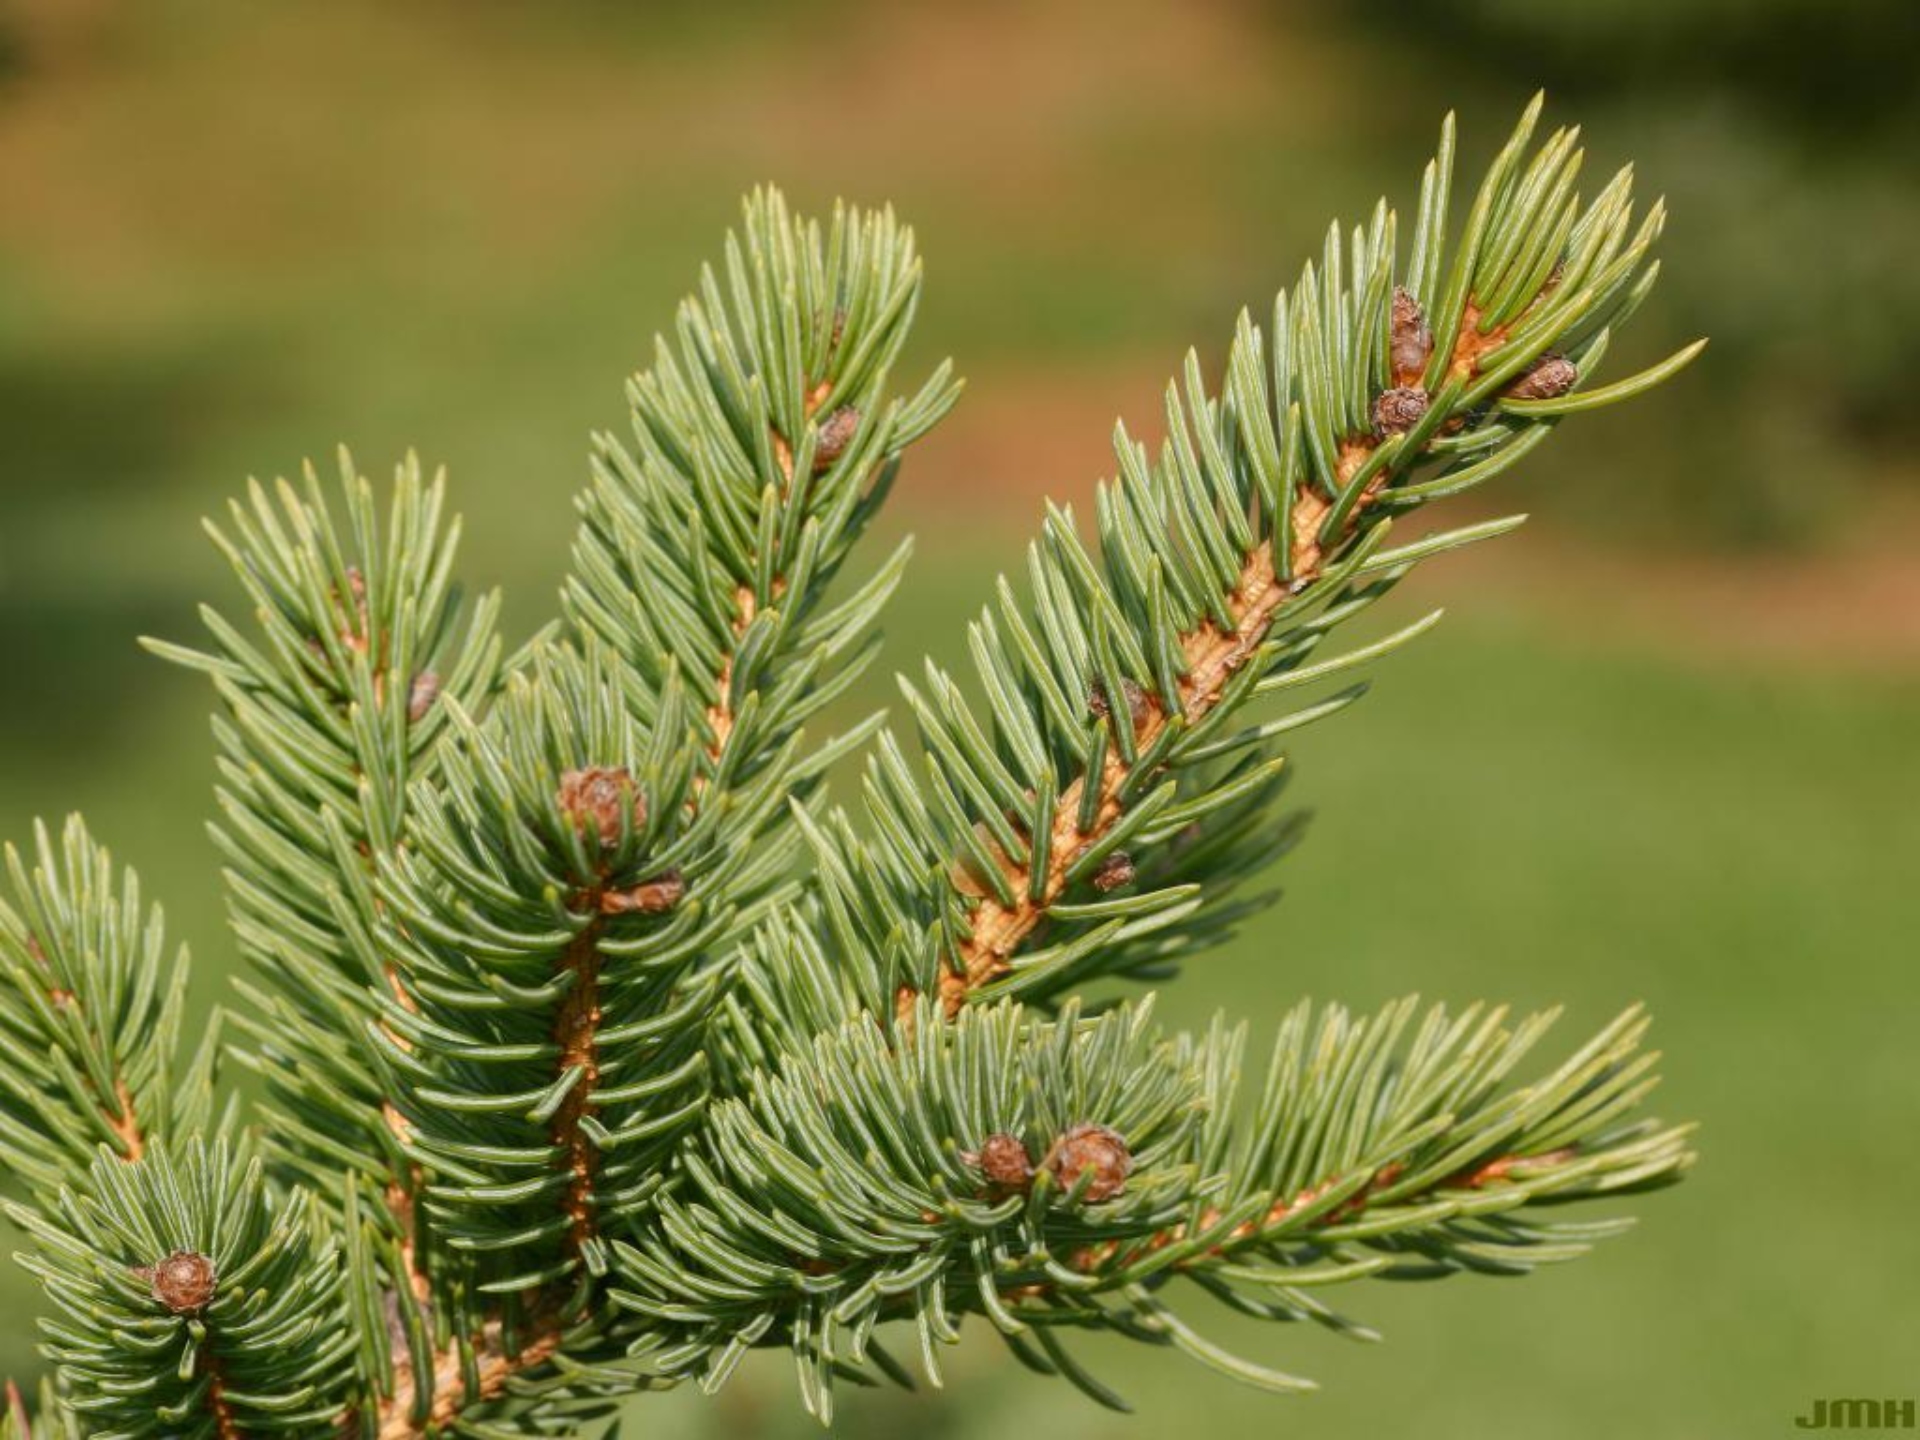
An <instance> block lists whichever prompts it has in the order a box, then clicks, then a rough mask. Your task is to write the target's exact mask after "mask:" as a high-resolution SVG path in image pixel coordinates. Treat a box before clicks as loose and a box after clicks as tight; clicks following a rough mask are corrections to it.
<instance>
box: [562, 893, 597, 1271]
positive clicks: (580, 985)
mask: <svg viewBox="0 0 1920 1440" xmlns="http://www.w3.org/2000/svg"><path fill="white" fill-rule="evenodd" d="M587 904H588V906H589V907H590V908H591V909H592V910H593V911H595V912H596V918H595V919H593V920H591V921H589V922H588V923H587V924H586V925H585V926H583V927H582V928H581V930H580V933H579V934H577V935H575V936H574V937H573V939H572V941H571V942H569V943H568V945H567V948H566V949H565V950H564V951H563V952H562V953H561V956H560V968H561V969H563V970H566V971H568V972H570V973H571V974H572V975H573V986H572V988H571V989H569V990H568V991H567V996H566V999H565V1000H563V1001H562V1002H561V1004H560V1014H559V1016H558V1017H557V1018H556V1019H555V1021H554V1025H553V1038H554V1040H555V1042H556V1043H557V1044H558V1045H559V1046H560V1070H561V1072H562V1073H563V1074H564V1073H565V1072H566V1071H568V1070H572V1069H575V1068H578V1069H579V1070H580V1072H581V1074H580V1078H579V1079H578V1080H576V1081H575V1082H574V1085H573V1088H572V1089H571V1090H569V1091H568V1092H567V1095H566V1098H565V1099H564V1100H562V1101H561V1102H560V1108H559V1109H558V1110H557V1111H555V1112H554V1117H553V1128H552V1134H553V1143H554V1144H555V1145H557V1146H559V1147H560V1150H561V1153H562V1154H563V1155H565V1156H566V1164H567V1170H568V1172H569V1178H568V1180H567V1195H566V1200H565V1202H564V1204H565V1207H566V1211H567V1217H568V1220H569V1221H570V1222H571V1223H570V1228H569V1230H568V1232H567V1248H568V1250H569V1251H570V1252H571V1253H572V1254H573V1255H574V1256H575V1257H578V1255H579V1254H580V1250H581V1247H582V1246H584V1245H585V1244H586V1243H587V1241H589V1240H591V1239H592V1238H593V1234H594V1199H593V1182H594V1171H595V1169H596V1167H597V1165H598V1160H599V1156H598V1153H597V1151H596V1149H595V1147H594V1144H593V1140H592V1138H591V1137H589V1136H588V1134H587V1132H586V1129H585V1127H584V1126H583V1125H582V1124H581V1123H580V1122H581V1121H582V1120H584V1119H585V1118H586V1117H587V1116H589V1115H591V1114H593V1113H594V1111H595V1109H596V1107H595V1105H594V1103H593V1090H594V1086H596V1085H597V1084H599V1082H600V1044H599V1031H600V945H599V941H600V932H601V930H602V929H603V928H604V921H602V920H601V919H600V918H598V912H599V911H600V909H601V905H600V895H599V893H598V892H597V891H596V892H595V893H593V894H592V895H590V896H588V899H587Z"/></svg>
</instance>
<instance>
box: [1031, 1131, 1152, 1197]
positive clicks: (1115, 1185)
mask: <svg viewBox="0 0 1920 1440" xmlns="http://www.w3.org/2000/svg"><path fill="white" fill-rule="evenodd" d="M1043 1163H1044V1164H1045V1165H1046V1167H1047V1168H1048V1169H1049V1170H1051V1171H1052V1172H1053V1178H1054V1179H1055V1180H1056V1181H1058V1182H1059V1184H1060V1187H1061V1189H1063V1190H1071V1189H1072V1188H1073V1187H1074V1185H1075V1184H1076V1183H1078V1182H1079V1180H1080V1177H1081V1176H1083V1175H1084V1176H1086V1177H1087V1181H1086V1187H1087V1188H1086V1189H1085V1190H1083V1191H1082V1192H1081V1195H1080V1198H1081V1199H1082V1200H1085V1201H1087V1202H1088V1203H1089V1204H1092V1203H1095V1202H1097V1201H1101V1200H1111V1199H1112V1198H1113V1197H1114V1196H1116V1195H1118V1194H1119V1193H1120V1192H1121V1191H1122V1190H1124V1189H1126V1188H1127V1176H1129V1175H1130V1174H1132V1173H1133V1155H1132V1153H1131V1152H1130V1151H1129V1150H1128V1149H1127V1142H1126V1141H1125V1140H1124V1139H1122V1138H1121V1136H1120V1132H1119V1131H1117V1130H1109V1129H1108V1128H1107V1127H1106V1126H1105V1125H1075V1126H1073V1127H1072V1128H1071V1129H1069V1130H1068V1131H1067V1132H1066V1133H1065V1134H1063V1135H1061V1136H1060V1138H1059V1139H1058V1140H1055V1141H1054V1142H1053V1148H1052V1149H1051V1150H1049V1151H1048V1152H1047V1158H1046V1160H1045V1161H1044V1162H1043Z"/></svg>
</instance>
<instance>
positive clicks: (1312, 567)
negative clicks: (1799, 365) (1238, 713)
mask: <svg viewBox="0 0 1920 1440" xmlns="http://www.w3.org/2000/svg"><path fill="white" fill-rule="evenodd" d="M1479 321H1480V310H1479V308H1478V307H1477V306H1475V305H1474V304H1472V303H1471V302H1469V303H1468V305H1467V307H1466V310H1465V313H1464V314H1463V315H1462V316H1461V319H1460V325H1459V329H1458V330H1457V331H1456V332H1455V338H1454V341H1453V345H1452V350H1451V356H1452V358H1451V360H1450V361H1449V368H1450V370H1451V371H1452V373H1454V374H1456V375H1460V376H1463V377H1470V376H1471V375H1473V374H1474V373H1476V371H1477V370H1478V369H1479V367H1480V364H1481V362H1482V361H1483V360H1484V359H1485V358H1486V356H1488V355H1489V354H1491V353H1492V352H1493V351H1495V350H1497V349H1498V348H1499V347H1500V346H1501V345H1502V344H1503V343H1504V342H1505V340H1506V337H1507V329H1506V327H1504V326H1495V327H1493V328H1492V329H1490V330H1489V331H1487V333H1485V334H1482V333H1481V332H1480V329H1479ZM1377 443H1378V442H1377V439H1376V437H1374V436H1371V435H1357V436H1349V437H1348V438H1347V439H1345V440H1344V441H1342V443H1341V446H1340V451H1339V455H1338V457H1337V461H1336V472H1337V473H1336V478H1337V481H1338V483H1339V484H1341V485H1342V486H1344V485H1345V484H1346V483H1347V482H1348V481H1349V480H1351V479H1352V478H1353V476H1354V475H1355V474H1357V473H1358V471H1359V469H1360V467H1361V465H1363V464H1364V463H1365V462H1366V459H1367V457H1368V456H1369V455H1370V454H1371V453H1372V452H1373V449H1374V447H1375V445H1376V444H1377ZM1385 478H1386V476H1385V472H1384V471H1382V472H1381V474H1380V476H1379V477H1378V478H1376V479H1375V480H1374V481H1373V482H1372V483H1371V484H1370V485H1369V486H1368V488H1367V491H1366V493H1365V494H1363V495H1362V496H1361V497H1360V501H1359V503H1358V504H1356V505H1355V506H1354V507H1353V510H1352V511H1351V513H1350V516H1349V519H1348V527H1349V532H1350V531H1351V527H1352V524H1353V522H1354V520H1355V519H1357V518H1358V516H1359V515H1360V513H1361V511H1362V510H1364V509H1365V508H1366V506H1367V505H1368V504H1369V503H1370V502H1371V501H1372V500H1373V498H1374V497H1375V496H1376V495H1377V494H1378V493H1379V490H1380V488H1381V486H1382V485H1383V484H1384V483H1385ZM1331 509H1332V503H1331V502H1330V501H1329V500H1328V499H1327V498H1326V497H1325V496H1323V495H1321V494H1320V493H1319V492H1318V491H1316V490H1313V489H1311V488H1309V487H1305V486H1303V487H1301V489H1300V491H1299V493H1298V494H1297V495H1296V496H1295V497H1294V502H1293V509H1292V514H1291V524H1290V526H1289V534H1288V542H1289V544H1288V557H1287V558H1288V560H1289V562H1290V563H1289V566H1288V570H1289V572H1290V573H1289V578H1288V579H1282V578H1281V577H1280V574H1279V572H1278V570H1277V569H1276V567H1275V564H1274V554H1273V542H1272V541H1262V542H1261V543H1260V545H1259V546H1258V547H1257V548H1255V549H1254V551H1253V552H1252V553H1251V554H1250V555H1248V556H1247V557H1246V561H1245V564H1244V566H1243V568H1242V570H1241V573H1240V578H1239V580H1238V581H1237V582H1236V583H1235V585H1234V589H1233V593H1232V595H1231V596H1230V597H1229V599H1228V602H1227V610H1228V614H1229V615H1230V616H1231V617H1232V621H1233V623H1232V625H1231V626H1230V627H1229V628H1226V629H1222V628H1221V627H1220V626H1218V625H1216V624H1215V623H1214V622H1213V621H1212V620H1211V619H1206V620H1203V621H1202V622H1201V623H1200V624H1199V625H1198V626H1197V627H1195V628H1194V629H1193V630H1190V631H1188V632H1187V633H1186V634H1184V635H1182V636H1181V637H1180V652H1181V657H1182V659H1183V661H1184V662H1185V670H1186V674H1185V676H1184V678H1183V679H1182V680H1181V681H1180V713H1181V714H1182V715H1184V716H1185V718H1186V719H1188V720H1190V721H1193V720H1198V719H1200V718H1201V717H1202V716H1204V715H1205V714H1207V712H1208V711H1210V710H1211V709H1212V708H1213V706H1214V705H1215V704H1216V703H1218V701H1219V699H1220V696H1221V694H1222V692H1223V691H1224V690H1225V689H1226V685H1227V682H1228V681H1229V680H1230V679H1231V678H1232V676H1233V673H1234V672H1235V671H1236V670H1237V669H1239V667H1240V666H1241V665H1243V664H1245V663H1246V661H1247V659H1248V657H1249V656H1250V655H1252V654H1253V652H1254V651H1255V650H1256V649H1257V648H1259V646H1260V644H1261V642H1262V641H1263V640H1265V639H1266V636H1267V634H1268V632H1269V631H1270V630H1271V628H1272V626H1273V622H1274V619H1275V617H1276V616H1277V615H1278V614H1279V613H1280V611H1281V610H1282V609H1284V608H1285V606H1286V605H1287V603H1288V602H1289V601H1290V600H1291V599H1292V598H1293V596H1294V594H1295V593H1296V592H1297V591H1298V590H1299V589H1301V588H1304V585H1305V584H1307V583H1311V582H1312V581H1314V580H1315V579H1318V578H1319V576H1320V574H1321V573H1322V571H1323V569H1324V567H1325V564H1326V560H1327V555H1328V549H1327V547H1323V546H1322V544H1321V540H1320V531H1321V528H1322V526H1323V525H1324V524H1325V522H1326V518H1327V514H1328V512H1329V511H1330V510H1331ZM1332 548H1335V549H1337V548H1338V538H1336V539H1335V541H1334V542H1333V546H1332ZM1168 719H1169V714H1168V710H1167V706H1166V702H1165V701H1164V699H1163V698H1162V697H1160V696H1159V695H1155V694H1148V695H1146V696H1145V697H1144V705H1143V707H1142V713H1140V714H1139V715H1138V716H1137V717H1136V718H1135V721H1134V724H1135V730H1134V738H1135V749H1136V751H1144V750H1146V749H1148V748H1149V747H1150V746H1151V745H1152V744H1153V742H1154V740H1155V739H1157V738H1158V737H1159V735H1160V733H1161V731H1162V730H1163V729H1165V727H1166V725H1167V721H1168ZM1113 723H1116V724H1118V723H1125V721H1124V720H1123V719H1122V718H1121V715H1120V713H1118V712H1116V714H1115V715H1114V717H1113ZM1130 775H1131V767H1130V766H1129V765H1128V763H1127V762H1126V760H1124V759H1123V758H1122V757H1121V755H1120V754H1119V751H1118V748H1117V747H1109V748H1108V749H1107V752H1106V759H1105V761H1104V764H1103V767H1102V769H1101V772H1100V773H1099V774H1098V775H1094V776H1085V775H1083V776H1080V777H1078V778H1076V779H1075V780H1074V781H1073V782H1072V783H1070V784H1069V785H1068V786H1067V787H1066V789H1064V790H1063V791H1062V792H1061V793H1060V794H1059V796H1058V797H1057V798H1056V800H1055V802H1054V807H1053V813H1054V816H1055V819H1054V823H1053V834H1052V836H1051V837H1050V840H1051V843H1050V844H1049V846H1048V849H1047V857H1048V863H1047V873H1046V875H1045V876H1044V877H1043V878H1042V880H1041V882H1040V885H1039V893H1038V898H1031V897H1032V896H1033V895H1034V887H1033V885H1032V878H1033V877H1032V876H1031V874H1030V873H1029V872H1028V870H1027V869H1026V868H1025V867H1024V866H1022V865H1020V864H1017V863H1015V862H1014V861H1013V860H1012V859H1010V858H1009V857H1007V856H1005V855H1004V854H1000V853H999V852H998V851H997V850H996V855H998V858H999V859H1000V861H1001V868H1002V872H1003V874H1004V875H1005V876H1006V879H1007V882H1008V885H1009V888H1010V889H1011V890H1012V892H1013V894H1014V895H1015V896H1016V897H1017V898H1016V899H1015V900H1014V901H1013V902H1012V903H1011V904H1009V903H1006V902H1003V901H1001V900H1000V899H999V898H998V897H997V896H996V895H992V894H988V895H984V896H983V897H982V898H981V899H980V901H979V903H978V904H977V905H976V907H975V909H974V912H973V919H972V925H971V931H970V934H969V936H968V938H967V939H965V940H964V941H962V942H961V943H960V945H959V947H958V953H957V954H955V955H954V956H952V957H951V959H950V963H949V964H948V966H947V967H945V968H944V969H943V970H942V972H941V974H940V977H939V995H940V1001H941V1009H942V1011H943V1012H944V1013H945V1014H946V1015H947V1016H948V1017H949V1018H951V1017H952V1016H954V1015H956V1014H958V1013H959V1011H960V1008H961V1006H963V1005H964V1004H965V1003H966V1001H967V997H968V996H970V995H971V994H973V993H974V992H975V991H976V990H979V989H980V988H981V987H982V986H984V985H987V984H989V983H990V982H992V981H993V980H995V979H997V978H998V977H1000V976H1002V975H1005V974H1006V973H1008V971H1009V970H1011V969H1012V962H1013V956H1014V955H1015V954H1016V953H1017V952H1018V950H1019V948H1020V946H1021V944H1022V943H1023V942H1024V941H1025V940H1026V938H1027V937H1028V936H1029V935H1030V934H1032V933H1033V931H1034V929H1035V928H1036V927H1037V926H1038V925H1039V924H1040V923H1041V922H1042V921H1043V920H1044V919H1045V918H1046V916H1047V913H1048V911H1049V910H1051V908H1052V907H1053V905H1054V904H1055V903H1056V902H1057V901H1058V900H1059V899H1060V897H1061V895H1062V894H1063V893H1064V891H1065V890H1066V885H1067V878H1066V877H1067V874H1068V872H1069V871H1070V870H1071V869H1072V868H1073V866H1074V864H1075V862H1076V861H1078V860H1079V858H1080V857H1081V856H1082V855H1083V854H1085V853H1086V852H1087V850H1088V849H1089V848H1090V847H1091V846H1093V845H1094V844H1096V843H1097V842H1098V841H1099V840H1100V839H1101V837H1102V836H1104V835H1105V834H1106V833H1107V831H1108V830H1109V829H1111V828H1112V826H1113V825H1114V823H1115V822H1116V821H1118V820H1119V818H1120V816H1121V814H1122V813H1123V807H1122V804H1121V800H1120V796H1121V793H1122V789H1123V787H1124V785H1125V784H1126V782H1127V780H1128V779H1129V778H1130ZM1089 784H1091V785H1094V786H1096V787H1097V789H1098V792H1099V793H1098V798H1097V799H1096V800H1095V801H1094V803H1093V805H1092V807H1091V808H1092V815H1093V820H1092V823H1091V824H1090V825H1088V826H1087V828H1086V829H1084V830H1082V829H1081V828H1080V814H1081V811H1082V809H1083V804H1082V801H1083V799H1084V798H1085V795H1086V787H1087V786H1088V785H1089ZM915 998H916V992H915V991H913V990H912V989H911V988H910V987H902V989H901V990H900V991H899V992H898V993H897V994H896V995H895V1001H894V1003H895V1013H896V1015H897V1016H898V1017H899V1018H901V1019H902V1020H903V1021H904V1020H906V1019H907V1018H908V1017H910V1016H911V1013H912V1007H913V1002H914V999H915Z"/></svg>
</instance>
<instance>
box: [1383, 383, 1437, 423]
mask: <svg viewBox="0 0 1920 1440" xmlns="http://www.w3.org/2000/svg"><path fill="white" fill-rule="evenodd" d="M1429 403H1431V402H1430V401H1429V399H1428V397H1427V392H1426V391H1424V390H1422V389H1421V388H1420V387H1419V386H1418V385H1396V386H1394V387H1393V389H1391V390H1382V391H1381V392H1380V398H1379V399H1378V400H1375V401H1374V402H1373V428H1374V429H1375V430H1376V431H1378V432H1379V433H1380V434H1382V435H1404V434H1406V432H1407V431H1409V430H1411V429H1412V428H1413V427H1414V426H1416V425H1418V424H1419V423H1420V421H1421V418H1422V417H1423V416H1425V415H1426V413H1427V406H1428V404H1429Z"/></svg>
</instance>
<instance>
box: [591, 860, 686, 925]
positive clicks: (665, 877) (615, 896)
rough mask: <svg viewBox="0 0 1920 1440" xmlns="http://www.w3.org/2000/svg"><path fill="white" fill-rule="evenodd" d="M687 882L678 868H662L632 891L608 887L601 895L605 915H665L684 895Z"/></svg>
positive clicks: (601, 905)
mask: <svg viewBox="0 0 1920 1440" xmlns="http://www.w3.org/2000/svg"><path fill="white" fill-rule="evenodd" d="M686 893H687V881H686V877H685V876H683V875H682V874H681V873H680V872H679V871H678V870H663V871H662V872H661V873H660V874H658V875H656V876H654V877H653V879H651V880H647V881H644V882H642V883H641V884H639V885H636V886H634V887H633V888H632V889H631V890H609V891H607V892H606V893H605V894H604V895H602V896H601V897H600V913H601V914H603V915H631V914H640V915H664V914H666V913H667V911H669V910H671V909H673V907H674V906H676V905H678V904H679V903H680V901H681V900H682V899H683V898H685V896H686Z"/></svg>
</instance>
